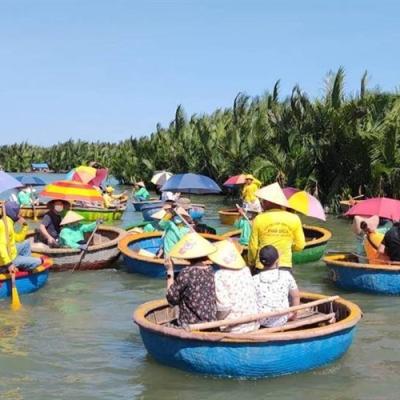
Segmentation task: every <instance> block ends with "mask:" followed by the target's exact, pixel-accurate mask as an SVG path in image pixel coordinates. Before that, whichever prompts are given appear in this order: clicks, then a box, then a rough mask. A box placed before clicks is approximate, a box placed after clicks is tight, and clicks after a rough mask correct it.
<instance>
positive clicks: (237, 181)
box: [224, 174, 246, 186]
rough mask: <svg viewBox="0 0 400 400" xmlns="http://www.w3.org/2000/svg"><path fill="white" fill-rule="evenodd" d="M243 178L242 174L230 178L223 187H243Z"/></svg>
mask: <svg viewBox="0 0 400 400" xmlns="http://www.w3.org/2000/svg"><path fill="white" fill-rule="evenodd" d="M245 177H246V175H244V174H240V175H235V176H231V177H230V178H229V179H227V180H226V181H225V182H224V186H232V185H243V184H244V182H245Z"/></svg>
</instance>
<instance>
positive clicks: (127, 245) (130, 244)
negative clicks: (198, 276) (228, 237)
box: [118, 232, 224, 279]
mask: <svg viewBox="0 0 400 400" xmlns="http://www.w3.org/2000/svg"><path fill="white" fill-rule="evenodd" d="M202 236H204V237H205V238H207V239H208V240H210V241H217V240H223V239H224V238H223V237H222V236H218V235H208V234H202ZM160 247H161V233H160V232H152V233H131V234H128V235H127V236H125V237H124V238H123V239H122V240H121V241H120V242H119V243H118V248H119V250H120V251H121V253H122V260H123V264H124V265H125V267H126V270H127V272H130V273H137V274H141V275H146V276H148V277H150V278H158V279H164V278H165V267H164V259H163V258H156V257H149V256H147V255H141V254H138V252H139V251H140V250H141V249H142V250H146V251H147V252H149V253H152V254H154V255H155V254H156V253H157V252H158V250H159V249H160ZM186 265H188V263H187V262H186V261H184V260H180V261H178V260H176V262H174V271H175V272H179V271H180V270H181V269H182V268H184V267H185V266H186Z"/></svg>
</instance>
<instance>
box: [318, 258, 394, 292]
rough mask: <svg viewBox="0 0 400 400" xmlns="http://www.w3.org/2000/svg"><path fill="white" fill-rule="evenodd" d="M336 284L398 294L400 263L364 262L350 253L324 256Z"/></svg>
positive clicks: (348, 287)
mask: <svg viewBox="0 0 400 400" xmlns="http://www.w3.org/2000/svg"><path fill="white" fill-rule="evenodd" d="M324 262H325V264H326V266H327V267H328V269H329V278H330V280H331V281H332V282H334V283H335V285H336V286H338V287H340V288H342V289H346V290H356V291H360V292H368V293H374V294H386V295H400V265H390V264H364V263H360V262H359V260H358V257H357V256H355V255H352V254H350V253H342V254H332V255H328V256H326V257H324Z"/></svg>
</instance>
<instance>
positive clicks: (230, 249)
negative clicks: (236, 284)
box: [208, 240, 246, 269]
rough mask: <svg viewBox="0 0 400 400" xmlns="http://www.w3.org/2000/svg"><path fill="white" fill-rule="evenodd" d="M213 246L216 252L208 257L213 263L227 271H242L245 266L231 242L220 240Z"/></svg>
mask: <svg viewBox="0 0 400 400" xmlns="http://www.w3.org/2000/svg"><path fill="white" fill-rule="evenodd" d="M214 246H215V247H216V248H217V251H216V252H215V253H212V254H210V255H209V256H208V258H209V259H210V260H211V261H212V262H213V263H215V264H218V265H220V266H221V267H224V268H229V269H242V268H244V267H245V266H246V263H245V261H244V260H243V257H242V256H241V255H240V253H239V250H238V248H237V247H236V245H235V243H233V241H232V240H221V241H220V242H216V243H214Z"/></svg>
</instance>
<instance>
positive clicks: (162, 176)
mask: <svg viewBox="0 0 400 400" xmlns="http://www.w3.org/2000/svg"><path fill="white" fill-rule="evenodd" d="M172 175H173V174H171V172H167V171H156V172H154V175H153V177H152V178H151V182H152V183H154V184H155V185H158V186H162V185H164V183H165V182H167V180H168V179H170V178H171V176H172Z"/></svg>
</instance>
